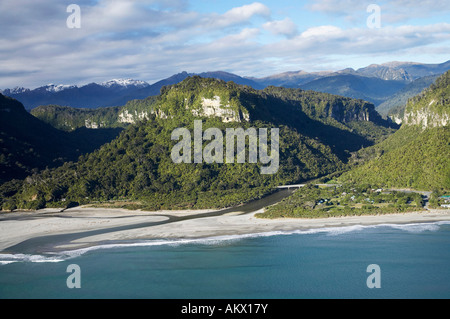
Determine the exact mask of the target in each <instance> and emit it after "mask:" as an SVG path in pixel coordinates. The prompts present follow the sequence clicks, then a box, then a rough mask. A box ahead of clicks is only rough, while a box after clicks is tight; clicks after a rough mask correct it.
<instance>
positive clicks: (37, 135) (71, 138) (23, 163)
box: [0, 94, 118, 183]
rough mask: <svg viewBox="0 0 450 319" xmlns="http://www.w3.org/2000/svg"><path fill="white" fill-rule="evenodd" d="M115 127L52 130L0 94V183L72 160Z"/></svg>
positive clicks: (108, 137) (112, 133) (101, 141)
mask: <svg viewBox="0 0 450 319" xmlns="http://www.w3.org/2000/svg"><path fill="white" fill-rule="evenodd" d="M117 134H118V131H117V130H114V129H107V130H97V131H93V130H88V129H85V128H84V129H80V130H77V131H75V132H73V133H71V134H69V133H66V132H63V131H60V130H57V129H55V128H54V127H52V126H50V125H49V124H47V123H44V122H42V121H40V120H39V119H37V118H35V117H34V116H32V115H30V114H29V113H28V112H26V111H25V109H24V107H23V105H22V104H21V103H20V102H18V101H17V100H14V99H12V98H9V97H5V96H3V95H1V94H0V150H1V153H0V183H2V182H4V181H7V180H10V179H13V178H24V177H26V176H27V175H29V174H31V173H32V172H33V171H36V170H39V169H43V168H45V167H47V166H48V167H55V166H58V165H61V164H62V163H64V162H65V161H73V160H76V159H77V158H78V156H79V155H81V154H83V153H87V152H92V151H93V150H94V149H96V148H97V147H99V146H100V145H102V144H104V143H106V142H109V141H110V140H111V139H112V138H114V137H115V136H116V135H117Z"/></svg>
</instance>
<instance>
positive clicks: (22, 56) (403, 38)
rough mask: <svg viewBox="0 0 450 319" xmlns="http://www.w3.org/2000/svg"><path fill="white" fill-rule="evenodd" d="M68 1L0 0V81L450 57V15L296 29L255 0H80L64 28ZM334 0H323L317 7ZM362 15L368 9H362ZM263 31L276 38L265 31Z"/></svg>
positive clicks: (76, 80) (246, 71) (146, 76)
mask: <svg viewBox="0 0 450 319" xmlns="http://www.w3.org/2000/svg"><path fill="white" fill-rule="evenodd" d="M424 1H427V0H424ZM430 1H432V0H428V2H430ZM72 2H73V1H72V0H64V1H61V2H56V4H55V2H54V1H53V0H40V1H32V2H30V1H26V0H2V1H1V2H0V71H1V73H0V74H2V75H3V76H1V77H0V88H6V87H14V86H17V85H19V86H28V87H36V86H39V85H42V84H46V83H50V82H54V83H63V84H80V83H87V82H91V81H106V80H109V79H111V78H117V77H133V78H136V79H140V80H146V81H149V82H156V81H157V80H160V79H162V78H164V77H167V76H170V75H172V74H174V73H178V72H180V71H183V70H186V71H188V72H203V71H206V70H220V69H221V70H224V71H229V72H235V73H237V74H240V75H249V76H252V75H253V76H258V75H269V74H270V73H279V71H280V70H281V69H280V68H283V71H284V70H288V69H286V68H288V67H292V69H295V70H297V69H299V68H300V66H301V68H304V67H306V66H310V69H312V70H315V69H317V68H321V64H322V63H326V62H327V61H330V59H341V60H342V61H346V62H342V63H347V66H348V63H351V62H352V61H351V57H352V56H355V55H357V56H358V57H359V58H360V59H363V58H364V57H367V58H368V59H371V58H372V57H374V56H375V55H376V56H377V57H380V56H384V55H389V56H393V55H398V56H399V57H398V59H401V56H402V55H404V54H406V55H408V54H409V55H411V54H417V52H425V53H426V52H430V54H433V55H434V56H436V57H439V59H440V57H447V59H448V54H446V52H445V50H446V49H448V47H449V42H450V36H449V35H450V25H449V24H448V23H430V24H428V25H409V26H389V25H384V24H383V27H382V28H381V29H373V30H372V29H369V28H367V27H366V26H365V25H364V27H362V26H361V27H360V28H358V27H352V28H346V27H344V26H342V25H340V27H337V26H333V25H329V24H331V22H329V21H326V22H323V21H318V23H317V26H315V27H310V28H306V29H304V30H301V32H299V29H298V26H297V25H296V24H295V22H294V21H293V20H292V18H289V17H285V18H283V17H282V19H278V17H277V19H272V14H274V15H275V14H276V12H275V11H274V13H272V12H271V10H270V8H269V7H268V6H266V5H264V4H262V3H260V2H254V3H251V4H248V5H242V6H237V7H235V8H230V10H228V11H226V12H225V13H223V14H218V13H216V12H196V11H192V10H190V9H189V8H190V6H189V5H187V2H186V1H185V0H171V1H163V0H158V1H155V0H136V1H131V0H124V1H113V0H99V1H97V2H93V1H91V0H77V3H78V4H79V5H80V7H81V29H68V28H67V27H66V19H67V17H68V15H69V13H67V12H66V7H67V5H68V4H70V3H72ZM336 3H337V1H336V0H319V1H316V4H317V6H316V9H317V10H319V9H320V10H326V7H325V5H332V4H336ZM339 3H341V4H343V6H344V7H342V8H331V9H330V8H329V9H328V11H329V12H331V10H332V9H333V10H335V12H337V11H339V10H340V11H341V12H342V14H344V12H345V10H344V9H345V6H351V5H352V4H355V2H354V1H352V0H344V1H339ZM393 3H396V5H397V6H400V4H402V5H407V4H408V3H409V1H407V0H397V1H394V2H393ZM319 5H322V7H319ZM362 14H364V15H367V13H366V11H365V8H363V12H362ZM364 21H365V20H364ZM383 21H384V20H383ZM265 31H268V32H270V33H272V34H274V35H280V36H282V37H278V36H275V37H266V36H267V33H268V32H265ZM447 52H448V51H447ZM442 60H444V59H443V58H442ZM419 62H420V61H419Z"/></svg>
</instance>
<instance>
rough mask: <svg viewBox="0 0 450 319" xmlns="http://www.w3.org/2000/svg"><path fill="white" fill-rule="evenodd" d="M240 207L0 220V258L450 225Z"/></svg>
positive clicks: (432, 218) (420, 217) (46, 213)
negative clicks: (126, 245) (265, 213)
mask: <svg viewBox="0 0 450 319" xmlns="http://www.w3.org/2000/svg"><path fill="white" fill-rule="evenodd" d="M262 209H263V208H260V209H258V210H254V211H252V212H245V211H242V210H240V207H236V208H234V209H228V210H221V211H217V210H212V209H210V210H180V211H157V212H144V211H130V210H126V209H109V208H91V207H76V208H71V209H68V210H65V211H64V212H63V213H61V212H60V211H59V210H58V209H43V210H40V211H35V212H28V213H23V212H21V213H7V214H6V215H0V254H11V253H13V254H14V253H35V252H36V251H37V252H39V253H45V252H48V251H50V252H51V251H53V252H54V251H55V250H56V251H64V250H66V251H70V250H76V249H81V248H86V247H90V246H95V245H99V244H107V243H113V242H114V243H120V242H130V241H134V242H136V241H142V240H155V239H163V240H175V239H181V240H182V239H201V238H213V237H220V236H241V235H251V234H262V233H271V232H292V231H307V230H314V229H325V228H329V227H346V226H358V225H360V226H371V225H383V224H387V225H389V224H414V223H426V222H439V221H449V222H450V210H449V209H446V210H425V211H420V212H410V213H400V214H399V213H397V214H386V215H365V216H345V217H328V218H315V219H297V218H285V219H262V218H257V217H255V216H254V215H255V214H256V213H258V212H261V210H262Z"/></svg>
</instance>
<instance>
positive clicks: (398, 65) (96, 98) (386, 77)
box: [0, 61, 450, 115]
mask: <svg viewBox="0 0 450 319" xmlns="http://www.w3.org/2000/svg"><path fill="white" fill-rule="evenodd" d="M449 69H450V61H447V62H444V63H440V64H424V63H414V62H389V63H384V64H380V65H379V64H373V65H370V66H367V67H364V68H360V69H357V70H354V69H351V68H347V69H343V70H340V71H323V72H306V71H294V72H285V73H281V74H276V75H272V76H268V77H264V78H254V77H242V76H238V75H236V74H232V73H228V72H223V71H215V72H203V73H187V72H181V73H178V74H175V75H172V76H170V77H168V78H166V79H163V80H160V81H158V82H156V83H153V84H149V83H147V82H145V81H140V80H132V79H114V80H110V81H107V82H103V83H89V84H86V85H81V86H77V85H61V84H59V85H55V84H49V85H45V86H42V87H38V88H35V89H27V88H23V87H16V88H13V89H5V90H3V91H1V92H0V93H2V94H3V95H6V96H9V97H13V98H15V99H17V100H19V101H20V102H22V103H23V104H24V106H25V108H26V109H27V110H31V109H33V108H35V107H37V106H40V105H49V104H55V105H61V106H71V107H78V108H98V107H107V106H120V105H124V104H125V103H127V102H128V101H130V100H133V99H143V98H146V97H148V96H155V95H159V93H160V90H161V88H162V87H163V86H166V85H172V84H176V83H179V82H181V81H183V80H184V79H186V78H187V77H189V76H193V75H198V76H200V77H203V78H217V79H221V80H224V81H233V82H235V83H236V84H240V85H247V86H250V87H252V88H254V89H263V88H266V87H268V86H282V87H286V88H301V89H305V90H313V91H317V92H323V93H331V94H338V95H342V96H346V97H351V98H357V99H363V100H366V101H368V102H371V103H373V104H374V105H375V106H378V105H380V104H382V103H384V102H386V101H388V100H389V99H390V98H393V97H394V96H395V94H397V93H398V92H399V91H401V90H404V89H405V88H406V87H407V86H408V85H409V84H410V83H411V82H413V81H415V80H418V79H420V78H423V77H427V76H433V75H440V74H442V73H444V72H446V71H447V70H449ZM409 97H411V96H409ZM403 101H404V100H402V102H403ZM389 106H390V104H389ZM396 106H398V105H397V104H396V103H394V105H393V106H392V108H393V107H396ZM384 109H386V107H384ZM388 111H389V110H385V112H384V115H386V114H387V113H388Z"/></svg>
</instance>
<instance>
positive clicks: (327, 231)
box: [0, 221, 450, 266]
mask: <svg viewBox="0 0 450 319" xmlns="http://www.w3.org/2000/svg"><path fill="white" fill-rule="evenodd" d="M442 225H450V221H438V222H430V223H411V224H377V225H351V226H341V227H323V228H314V229H304V230H292V231H270V232H261V233H250V234H240V235H225V236H213V237H206V238H192V239H152V240H140V241H136V242H126V243H114V244H98V245H94V246H90V247H86V248H79V249H74V250H67V251H63V252H49V253H47V254H46V255H31V254H0V266H1V265H8V264H11V263H17V262H32V263H50V262H54V263H56V262H63V261H67V260H70V259H73V258H76V257H79V256H82V255H84V254H86V253H88V252H92V251H96V250H107V249H117V248H133V247H152V246H172V247H176V246H181V245H189V244H194V245H225V244H229V243H230V242H235V241H241V240H244V239H252V238H259V237H273V236H289V235H311V234H324V235H326V236H339V235H342V234H348V233H353V232H361V231H365V230H368V229H376V228H392V229H396V230H401V231H405V232H409V233H415V234H418V233H423V232H436V231H438V230H439V229H440V228H441V226H442Z"/></svg>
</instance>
